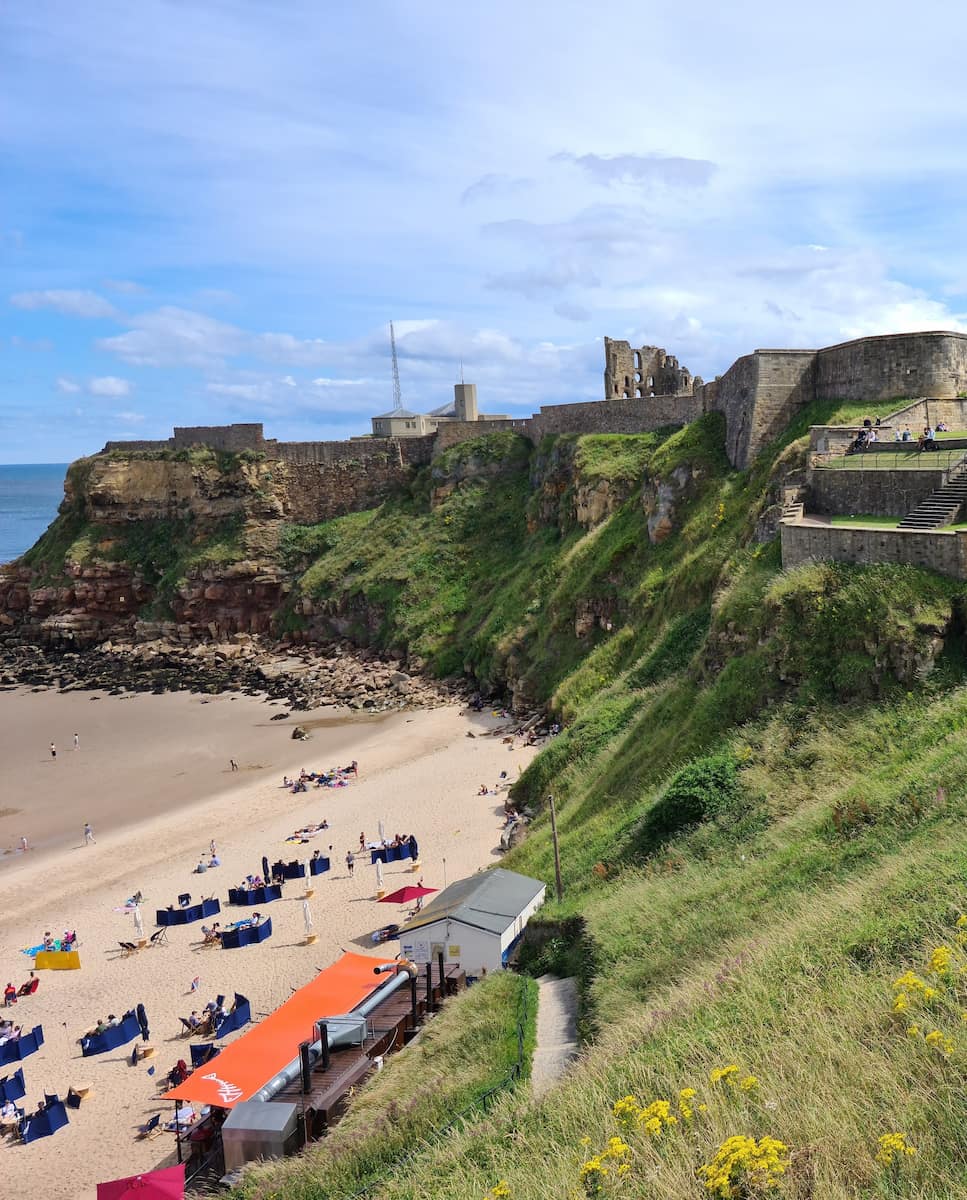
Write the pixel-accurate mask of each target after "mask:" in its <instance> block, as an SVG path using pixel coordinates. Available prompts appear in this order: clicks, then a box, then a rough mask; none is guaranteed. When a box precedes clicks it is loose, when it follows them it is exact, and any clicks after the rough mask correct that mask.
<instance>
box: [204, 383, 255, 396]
mask: <svg viewBox="0 0 967 1200" xmlns="http://www.w3.org/2000/svg"><path fill="white" fill-rule="evenodd" d="M205 391H206V392H211V393H212V394H213V395H215V396H235V397H238V398H239V399H241V400H258V398H259V397H260V396H262V395H263V394H264V392H265V388H264V385H263V384H259V383H206V384H205Z"/></svg>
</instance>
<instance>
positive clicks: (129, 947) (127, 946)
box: [118, 942, 138, 958]
mask: <svg viewBox="0 0 967 1200" xmlns="http://www.w3.org/2000/svg"><path fill="white" fill-rule="evenodd" d="M118 945H119V946H120V947H121V957H122V958H127V957H128V955H129V954H137V952H138V948H137V946H136V945H135V944H134V942H118Z"/></svg>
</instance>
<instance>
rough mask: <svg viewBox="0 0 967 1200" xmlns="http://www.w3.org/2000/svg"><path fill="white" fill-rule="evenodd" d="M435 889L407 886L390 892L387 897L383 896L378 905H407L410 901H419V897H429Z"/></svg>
mask: <svg viewBox="0 0 967 1200" xmlns="http://www.w3.org/2000/svg"><path fill="white" fill-rule="evenodd" d="M436 890H437V889H436V888H428V887H416V886H415V885H413V884H407V885H406V887H401V888H397V889H396V891H395V892H390V894H389V895H388V896H384V897H383V898H382V900H380V904H409V903H410V901H411V900H419V898H420V897H421V896H429V895H430V893H431V892H435V891H436Z"/></svg>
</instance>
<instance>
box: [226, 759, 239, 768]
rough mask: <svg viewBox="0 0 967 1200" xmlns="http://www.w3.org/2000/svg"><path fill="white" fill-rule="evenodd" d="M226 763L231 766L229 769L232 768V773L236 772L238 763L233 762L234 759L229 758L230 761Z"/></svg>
mask: <svg viewBox="0 0 967 1200" xmlns="http://www.w3.org/2000/svg"><path fill="white" fill-rule="evenodd" d="M228 762H229V765H230V766H231V768H232V770H233V771H237V770H238V763H237V762H236V761H235V759H234V758H230V759H229V760H228Z"/></svg>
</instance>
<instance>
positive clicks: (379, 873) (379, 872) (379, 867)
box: [376, 858, 383, 892]
mask: <svg viewBox="0 0 967 1200" xmlns="http://www.w3.org/2000/svg"><path fill="white" fill-rule="evenodd" d="M376 890H377V892H381V891H382V890H383V864H382V863H381V862H380V861H379V859H378V858H377V860H376Z"/></svg>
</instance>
